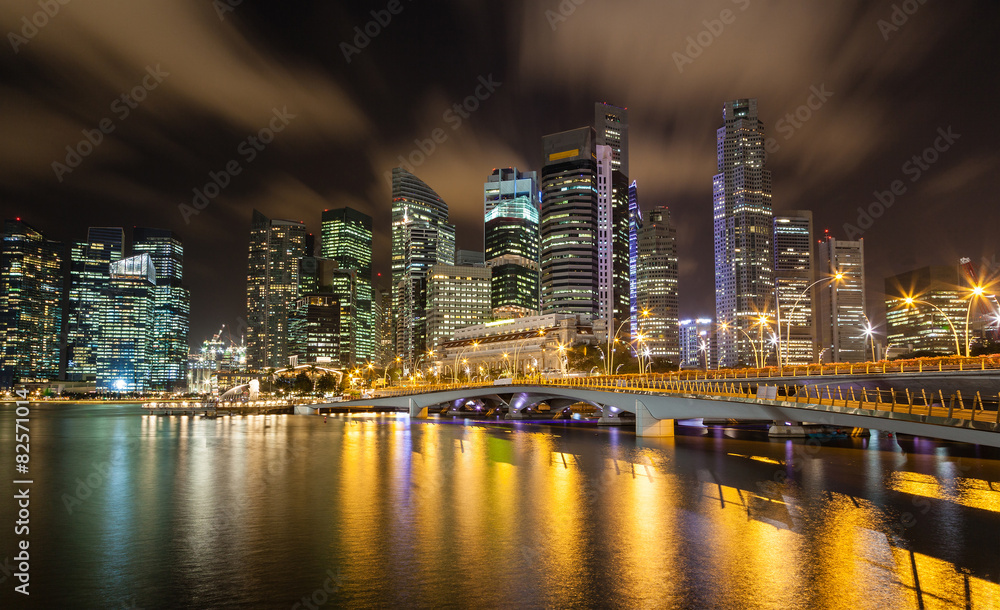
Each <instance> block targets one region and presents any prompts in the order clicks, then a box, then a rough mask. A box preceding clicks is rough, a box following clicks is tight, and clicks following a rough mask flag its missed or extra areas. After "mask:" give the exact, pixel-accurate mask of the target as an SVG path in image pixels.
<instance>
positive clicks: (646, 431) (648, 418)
mask: <svg viewBox="0 0 1000 610" xmlns="http://www.w3.org/2000/svg"><path fill="white" fill-rule="evenodd" d="M635 435H636V436H673V435H674V420H672V419H657V418H656V417H653V414H652V413H650V412H649V409H647V408H646V405H644V404H642V401H639V400H636V401H635Z"/></svg>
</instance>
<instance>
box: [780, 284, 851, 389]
mask: <svg viewBox="0 0 1000 610" xmlns="http://www.w3.org/2000/svg"><path fill="white" fill-rule="evenodd" d="M844 277H845V275H844V274H843V273H840V272H838V273H837V274H836V275H834V276H831V277H824V278H820V279H818V280H816V281H815V282H813V283H812V284H809V285H808V286H806V289H805V290H803V291H802V294H800V295H799V298H797V299H795V303H793V304H792V308H791V309H790V310H789V311H788V322H787V324H786V325H785V326H786V330H785V341H784V343H782V344H781V345H779V347H778V353H779V356H778V368H779V369H780V368H782V362H781V356H780V353H781V352H782V351H784V352H785V364H788V359H789V353H788V348H789V346H790V344H791V342H792V314H794V313H795V310H796V309H798V307H799V303H801V302H802V299H804V298H805V297H806V295H807V294H809V291H811V290H812V289H813V288H815V287H816V286H818V285H819V284H822V283H823V282H831V283H833V282H839V281H841V280H843V279H844ZM775 291H777V287H775ZM775 296H777V295H775ZM774 303H775V309H776V310H777V314H778V342H779V343H781V310H780V306H779V303H780V301H779V299H777V298H775V299H774ZM813 315H815V312H813Z"/></svg>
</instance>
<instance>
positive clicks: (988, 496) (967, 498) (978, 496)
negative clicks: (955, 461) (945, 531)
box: [956, 478, 1000, 606]
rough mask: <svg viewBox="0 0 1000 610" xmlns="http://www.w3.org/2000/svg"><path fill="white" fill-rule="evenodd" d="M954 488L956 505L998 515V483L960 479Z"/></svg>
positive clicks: (999, 508)
mask: <svg viewBox="0 0 1000 610" xmlns="http://www.w3.org/2000/svg"><path fill="white" fill-rule="evenodd" d="M956 487H957V490H958V503H959V504H961V505H962V506H968V507H969V508H980V509H982V510H989V511H993V512H995V513H1000V483H995V482H991V481H984V480H982V479H966V478H960V479H958V480H957V481H956ZM998 606H1000V604H998Z"/></svg>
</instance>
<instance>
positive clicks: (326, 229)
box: [323, 207, 376, 362]
mask: <svg viewBox="0 0 1000 610" xmlns="http://www.w3.org/2000/svg"><path fill="white" fill-rule="evenodd" d="M323 258H328V259H331V260H334V261H336V262H337V265H338V266H339V267H340V269H342V270H354V272H355V274H356V279H357V287H356V291H355V293H356V295H357V303H355V304H354V305H355V311H356V316H357V319H356V322H355V324H356V327H357V329H356V336H355V339H354V349H355V352H354V360H355V361H356V362H366V361H369V360H371V359H373V358H374V357H375V353H376V346H375V325H374V319H373V317H372V217H371V216H369V215H367V214H362V213H361V212H358V211H357V210H354V209H352V208H346V207H345V208H339V209H335V210H326V211H325V212H323Z"/></svg>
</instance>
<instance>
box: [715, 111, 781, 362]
mask: <svg viewBox="0 0 1000 610" xmlns="http://www.w3.org/2000/svg"><path fill="white" fill-rule="evenodd" d="M716 142H717V154H718V170H719V173H718V174H716V175H715V176H714V177H713V179H712V187H713V188H712V190H713V195H712V201H713V213H714V218H715V312H716V316H715V317H716V323H717V324H718V325H719V326H720V328H719V330H718V334H717V338H716V339H717V340H716V346H715V347H716V349H717V350H718V354H717V355H718V360H717V361H718V362H719V365H720V366H722V367H734V366H738V365H749V364H753V363H755V361H756V359H755V357H754V354H755V346H756V339H755V337H757V336H758V331H759V330H760V329H758V328H756V327H755V325H756V324H758V323H759V320H760V318H761V316H763V315H766V314H769V313H770V312H771V311H772V309H773V306H774V219H773V217H772V211H771V172H769V171H768V170H766V169H764V159H765V155H764V124H763V123H762V122H761V121H760V120H759V119H758V118H757V100H755V99H739V100H734V101H730V102H726V103H725V104H724V105H723V126H722V127H720V128H719V129H718V131H717V132H716ZM770 321H771V323H772V324H773V321H774V320H773V317H772V318H770ZM751 337H754V339H751ZM752 341H753V342H752Z"/></svg>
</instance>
